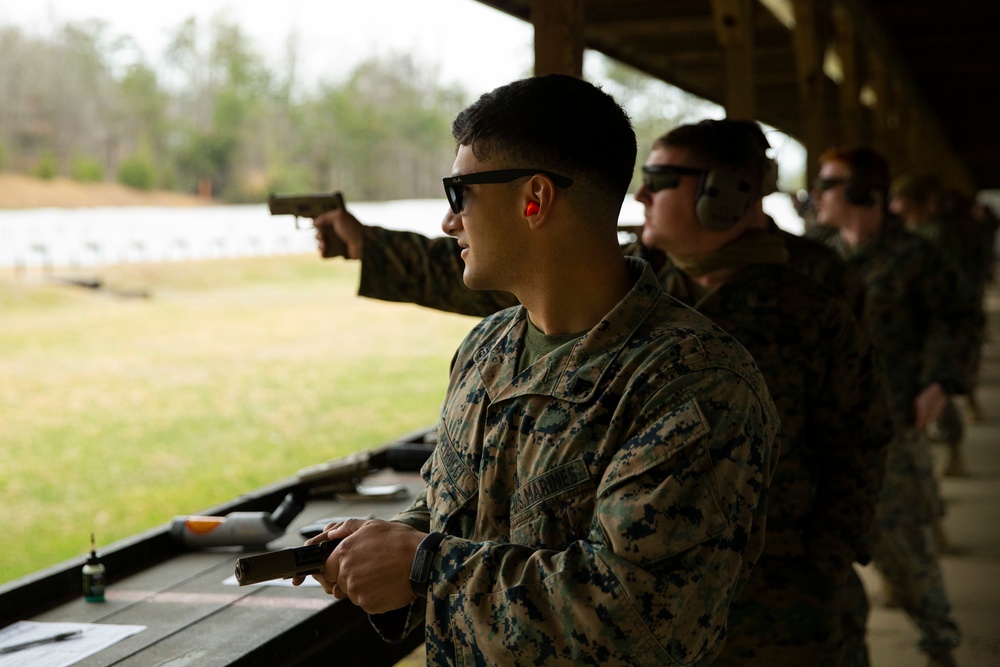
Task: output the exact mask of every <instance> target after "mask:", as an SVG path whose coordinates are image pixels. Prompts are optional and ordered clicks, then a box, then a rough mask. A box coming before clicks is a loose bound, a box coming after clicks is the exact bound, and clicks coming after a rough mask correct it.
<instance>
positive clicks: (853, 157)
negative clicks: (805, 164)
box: [819, 146, 889, 208]
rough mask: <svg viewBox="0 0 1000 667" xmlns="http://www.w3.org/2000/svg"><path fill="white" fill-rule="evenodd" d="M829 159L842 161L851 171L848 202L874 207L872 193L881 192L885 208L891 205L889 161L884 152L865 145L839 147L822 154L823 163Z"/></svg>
mask: <svg viewBox="0 0 1000 667" xmlns="http://www.w3.org/2000/svg"><path fill="white" fill-rule="evenodd" d="M825 162H839V163H841V164H843V165H844V166H846V167H847V168H848V169H850V170H851V176H850V178H848V179H847V183H846V184H845V187H844V194H845V195H846V196H847V197H848V201H850V202H851V203H856V202H861V204H862V205H868V206H871V205H872V202H873V201H874V200H873V198H872V195H880V196H881V197H882V205H883V208H885V207H887V206H888V205H889V162H888V160H886V159H885V158H884V157H883V156H882V154H881V153H879V152H877V151H875V150H873V149H871V148H867V147H864V146H859V147H853V148H848V147H843V146H839V147H834V148H829V149H827V150H826V152H824V153H823V154H822V155H820V156H819V163H820V164H823V163H825Z"/></svg>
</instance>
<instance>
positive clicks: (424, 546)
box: [410, 533, 444, 598]
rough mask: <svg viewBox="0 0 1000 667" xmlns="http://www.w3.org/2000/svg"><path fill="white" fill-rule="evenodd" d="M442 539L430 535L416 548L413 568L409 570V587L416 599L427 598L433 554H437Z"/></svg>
mask: <svg viewBox="0 0 1000 667" xmlns="http://www.w3.org/2000/svg"><path fill="white" fill-rule="evenodd" d="M443 539H444V534H442V533H431V534H430V535H428V536H427V537H425V538H424V539H423V540H422V541H421V542H420V544H419V545H418V546H417V553H416V555H414V556H413V566H412V567H411V568H410V587H411V588H413V593H414V594H415V595H416V596H417V597H418V598H425V597H427V587H428V584H429V583H430V578H431V564H432V563H433V562H434V554H436V553H437V552H438V548H440V546H441V540H443Z"/></svg>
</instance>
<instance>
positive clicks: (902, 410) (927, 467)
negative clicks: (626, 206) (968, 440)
mask: <svg viewBox="0 0 1000 667" xmlns="http://www.w3.org/2000/svg"><path fill="white" fill-rule="evenodd" d="M889 185H890V183H889V166H888V164H887V162H886V160H885V158H883V157H882V156H881V155H879V154H878V153H876V152H875V151H873V150H871V149H868V148H834V149H831V150H829V151H827V152H826V153H825V154H824V155H822V156H821V157H820V170H819V174H818V176H817V178H816V181H815V183H814V186H813V198H814V200H815V203H816V220H817V223H819V224H820V225H823V226H825V227H827V228H829V229H832V230H833V234H832V235H830V236H829V237H828V240H827V242H828V243H829V244H830V246H831V247H833V248H834V249H835V250H837V252H838V253H840V254H841V255H842V256H843V257H844V258H845V259H846V260H847V262H848V263H849V264H851V265H852V266H854V267H855V269H856V270H857V271H858V273H859V275H861V277H862V279H863V280H864V281H865V284H866V289H867V294H866V298H865V311H866V317H865V322H866V325H867V327H868V330H869V333H870V335H871V337H872V343H873V344H874V346H875V349H876V353H877V356H878V359H879V365H880V370H881V375H882V376H883V377H884V378H885V387H886V396H887V402H888V405H889V411H890V415H891V417H892V420H893V423H894V426H895V433H896V436H895V438H894V439H893V441H892V443H891V445H890V447H889V456H888V462H887V465H886V474H885V483H884V485H883V489H882V492H881V494H880V497H879V504H878V508H877V512H876V516H875V521H874V527H875V530H874V531H873V537H874V546H873V561H874V563H875V566H876V567H877V568H878V570H879V572H880V573H881V574H882V576H883V577H885V580H886V582H887V583H888V585H889V587H890V589H891V591H892V593H893V596H894V598H895V600H896V602H897V603H898V604H899V605H900V606H901V607H903V609H904V610H905V611H906V612H907V614H908V615H909V616H910V618H911V619H912V620H913V621H914V622H915V623H916V625H917V626H918V628H919V629H920V648H921V649H922V650H923V651H924V652H925V653H927V655H928V665H934V666H937V667H948V666H950V665H954V664H955V661H954V656H953V649H954V648H955V647H956V646H958V644H959V641H960V634H959V630H958V627H957V625H956V623H955V620H954V618H953V617H952V615H951V605H950V603H949V601H948V596H947V593H946V591H945V587H944V579H943V577H942V573H941V566H940V562H939V558H938V551H937V546H936V544H935V540H934V538H933V529H932V527H933V525H934V520H935V518H936V517H937V515H938V514H939V513H940V511H941V507H940V502H939V496H938V491H937V484H936V480H935V478H934V474H933V467H932V464H933V461H932V458H931V451H930V445H929V443H928V441H927V438H926V436H925V434H924V432H923V431H924V427H925V426H926V425H927V424H929V423H931V422H933V421H934V420H935V419H937V418H939V416H940V415H941V412H942V411H943V409H944V407H945V405H946V404H947V402H948V397H949V396H950V395H955V394H961V393H963V392H964V391H965V390H966V389H967V385H968V380H969V378H968V375H967V369H966V368H965V367H964V365H963V363H962V362H963V359H965V358H967V356H966V355H967V354H968V351H969V350H970V349H971V348H972V345H974V340H975V338H974V332H975V324H974V323H975V308H974V306H973V304H972V302H971V300H970V299H968V298H965V296H964V295H963V291H962V290H960V289H959V288H958V282H957V281H958V278H957V277H956V276H955V275H954V274H953V273H952V272H950V271H949V270H948V267H947V265H946V263H945V261H944V259H943V258H942V257H941V256H940V255H939V253H938V252H937V251H936V249H935V248H934V247H933V246H932V245H931V244H930V243H928V242H927V241H926V240H925V239H923V238H921V237H919V236H917V235H916V234H912V233H910V232H908V231H906V229H905V228H904V225H903V223H902V221H900V220H898V219H897V218H895V217H893V216H891V215H889V214H888V192H889Z"/></svg>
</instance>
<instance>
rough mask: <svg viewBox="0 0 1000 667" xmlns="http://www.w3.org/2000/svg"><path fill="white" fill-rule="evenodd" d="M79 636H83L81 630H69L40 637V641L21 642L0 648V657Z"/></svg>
mask: <svg viewBox="0 0 1000 667" xmlns="http://www.w3.org/2000/svg"><path fill="white" fill-rule="evenodd" d="M80 634H83V630H70V631H69V632H60V633H59V634H57V635H51V636H49V637H42V638H41V639H32V640H31V641H26V642H21V643H20V644H11V645H9V646H0V655H4V654H6V653H13V652H14V651H20V650H21V649H25V648H31V647H32V646H39V645H41V644H51V643H52V642H61V641H62V640H64V639H69V638H70V637H76V636H77V635H80Z"/></svg>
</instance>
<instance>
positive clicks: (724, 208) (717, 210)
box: [694, 167, 754, 232]
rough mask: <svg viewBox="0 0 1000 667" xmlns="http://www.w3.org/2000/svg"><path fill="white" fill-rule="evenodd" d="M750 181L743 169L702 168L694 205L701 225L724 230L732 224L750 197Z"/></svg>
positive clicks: (720, 230) (746, 205) (747, 205)
mask: <svg viewBox="0 0 1000 667" xmlns="http://www.w3.org/2000/svg"><path fill="white" fill-rule="evenodd" d="M750 181H751V179H750V178H749V177H748V176H747V175H746V174H745V173H742V172H741V171H738V170H735V169H732V168H727V167H716V168H715V169H710V170H709V171H707V172H705V173H704V175H702V177H701V183H700V184H699V186H698V195H697V197H696V198H695V205H694V210H695V213H696V214H697V215H698V221H699V222H701V224H702V226H703V227H705V228H706V229H711V230H712V231H716V232H724V231H726V230H727V229H729V228H730V227H732V226H733V225H735V224H736V222H737V221H738V220H739V219H740V218H742V217H743V214H744V213H746V212H747V209H748V208H750V202H752V201H753V197H754V192H753V188H752V187H751V185H750Z"/></svg>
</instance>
